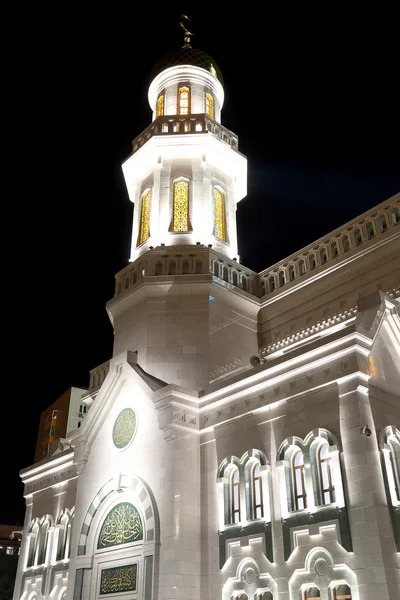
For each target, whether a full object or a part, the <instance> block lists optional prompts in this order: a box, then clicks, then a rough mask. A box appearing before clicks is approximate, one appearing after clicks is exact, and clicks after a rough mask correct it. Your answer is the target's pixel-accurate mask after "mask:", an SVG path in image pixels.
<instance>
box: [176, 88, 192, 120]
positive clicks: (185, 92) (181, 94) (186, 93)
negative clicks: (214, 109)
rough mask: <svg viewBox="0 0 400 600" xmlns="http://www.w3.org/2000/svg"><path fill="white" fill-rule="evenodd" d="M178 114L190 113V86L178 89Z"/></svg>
mask: <svg viewBox="0 0 400 600" xmlns="http://www.w3.org/2000/svg"><path fill="white" fill-rule="evenodd" d="M178 115H190V88H188V87H181V88H179V90H178Z"/></svg>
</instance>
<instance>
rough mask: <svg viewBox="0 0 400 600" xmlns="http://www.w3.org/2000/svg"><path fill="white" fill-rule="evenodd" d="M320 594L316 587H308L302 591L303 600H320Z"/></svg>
mask: <svg viewBox="0 0 400 600" xmlns="http://www.w3.org/2000/svg"><path fill="white" fill-rule="evenodd" d="M320 598H321V594H320V591H319V589H318V588H317V587H310V588H308V589H306V590H305V591H304V595H303V600H320Z"/></svg>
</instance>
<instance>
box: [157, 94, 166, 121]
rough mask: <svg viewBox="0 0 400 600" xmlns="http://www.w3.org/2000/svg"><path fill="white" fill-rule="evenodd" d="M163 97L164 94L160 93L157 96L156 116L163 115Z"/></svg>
mask: <svg viewBox="0 0 400 600" xmlns="http://www.w3.org/2000/svg"><path fill="white" fill-rule="evenodd" d="M164 98H165V97H164V94H160V95H159V96H158V98H157V110H156V117H162V116H163V115H164Z"/></svg>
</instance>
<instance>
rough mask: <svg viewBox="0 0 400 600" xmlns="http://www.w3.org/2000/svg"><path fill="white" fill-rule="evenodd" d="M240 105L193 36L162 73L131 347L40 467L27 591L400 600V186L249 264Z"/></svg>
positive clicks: (122, 321) (154, 95)
mask: <svg viewBox="0 0 400 600" xmlns="http://www.w3.org/2000/svg"><path fill="white" fill-rule="evenodd" d="M224 101H225V97H224V87H223V79H222V74H221V72H220V70H219V68H218V65H217V63H216V62H215V61H214V60H213V59H212V58H211V57H210V56H208V55H207V54H205V53H204V52H202V51H200V50H196V49H193V48H191V47H190V45H189V40H188V39H186V40H185V45H184V46H183V48H180V49H178V50H174V51H172V52H170V53H169V54H168V55H167V56H166V57H164V58H163V59H162V60H161V61H159V63H157V65H156V66H155V68H154V70H153V72H152V76H151V84H150V88H149V103H150V107H151V110H152V121H151V123H150V124H149V126H148V127H147V128H146V130H145V131H144V132H142V133H141V134H140V135H139V136H138V137H137V138H136V139H135V140H134V141H133V148H132V154H131V155H130V156H129V157H128V158H127V160H126V161H125V162H124V164H123V166H122V168H123V173H124V176H125V180H126V184H127V190H128V193H129V197H130V199H131V201H132V203H133V204H134V207H135V210H134V213H133V229H132V245H131V256H130V262H129V264H128V266H127V267H126V268H125V269H123V270H122V271H121V272H119V273H117V275H116V288H115V295H114V297H113V298H112V299H111V300H110V301H109V302H108V304H107V311H108V314H109V316H110V319H111V322H112V324H113V327H114V333H115V342H114V351H113V356H112V358H111V360H110V361H109V362H107V363H105V364H104V365H100V367H99V368H98V369H95V370H93V371H92V373H91V389H90V390H89V391H88V393H87V395H86V399H87V401H86V404H87V406H88V407H89V410H88V413H87V416H86V418H85V419H84V421H83V422H82V426H81V427H80V428H79V429H77V428H76V427H75V429H74V431H73V432H71V433H70V434H67V435H66V437H65V439H64V440H63V442H62V444H60V445H59V446H58V448H57V450H55V452H54V453H53V454H52V455H51V456H48V457H46V458H44V459H43V460H42V461H41V462H40V463H36V464H34V465H33V466H28V467H27V468H25V469H23V470H22V471H21V477H22V480H23V483H24V486H25V488H24V494H25V498H26V518H25V523H24V535H23V541H22V547H21V554H20V560H19V567H18V574H17V580H16V586H15V594H14V599H15V600H43V599H47V598H52V599H53V598H54V599H57V600H64V599H67V600H72V599H73V600H97V599H99V598H122V599H124V600H125V599H126V600H128V599H133V600H136V599H138V600H139V599H140V600H178V599H185V600H232V599H235V600H307V599H308V600H316V599H317V598H318V599H321V600H377V599H379V600H398V598H399V597H400V538H399V534H400V492H399V490H400V484H399V481H400V480H399V475H400V433H399V430H400V317H399V306H400V305H399V297H400V225H399V223H400V213H399V211H400V194H397V195H396V196H393V197H392V198H389V199H382V200H383V202H382V203H381V204H379V205H378V206H375V207H373V208H372V209H371V210H369V211H367V212H366V213H364V214H362V215H360V216H359V217H357V218H356V219H353V220H352V221H350V222H349V223H345V224H344V225H343V226H342V227H340V228H338V229H336V230H334V231H332V232H330V233H328V232H326V233H325V234H324V235H322V237H319V236H320V235H321V234H322V233H323V232H318V239H317V240H316V241H315V242H313V243H312V244H310V245H309V246H307V247H305V248H301V249H299V251H298V252H296V253H294V254H293V255H291V256H288V257H287V258H286V259H284V260H282V261H280V262H279V263H277V264H275V265H272V266H270V267H268V268H267V269H266V270H265V271H263V272H261V273H255V272H253V271H251V270H250V269H248V268H247V267H246V266H244V265H242V264H241V263H240V260H239V256H238V248H237V236H236V206H237V203H238V202H240V200H241V199H242V198H243V197H244V196H245V195H246V190H247V160H246V157H245V156H244V155H243V154H241V153H240V151H239V140H238V137H237V135H236V134H235V133H233V132H232V131H229V130H228V129H227V128H226V127H224V125H223V124H222V122H221V116H222V109H223V105H224ZM48 414H50V412H49V413H48ZM51 415H52V413H51ZM51 418H53V416H52V417H51ZM57 418H58V417H57ZM55 422H56V421H54V423H55ZM47 425H48V426H49V425H50V427H52V425H53V420H51V421H49V422H48V423H47ZM50 433H51V431H50ZM46 439H47V438H46ZM43 443H44V441H43ZM40 446H41V447H43V444H42V442H41V443H40Z"/></svg>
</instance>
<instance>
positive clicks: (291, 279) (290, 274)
mask: <svg viewBox="0 0 400 600" xmlns="http://www.w3.org/2000/svg"><path fill="white" fill-rule="evenodd" d="M295 277H296V273H295V271H294V266H293V265H290V267H289V281H293V279H294V278H295Z"/></svg>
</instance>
